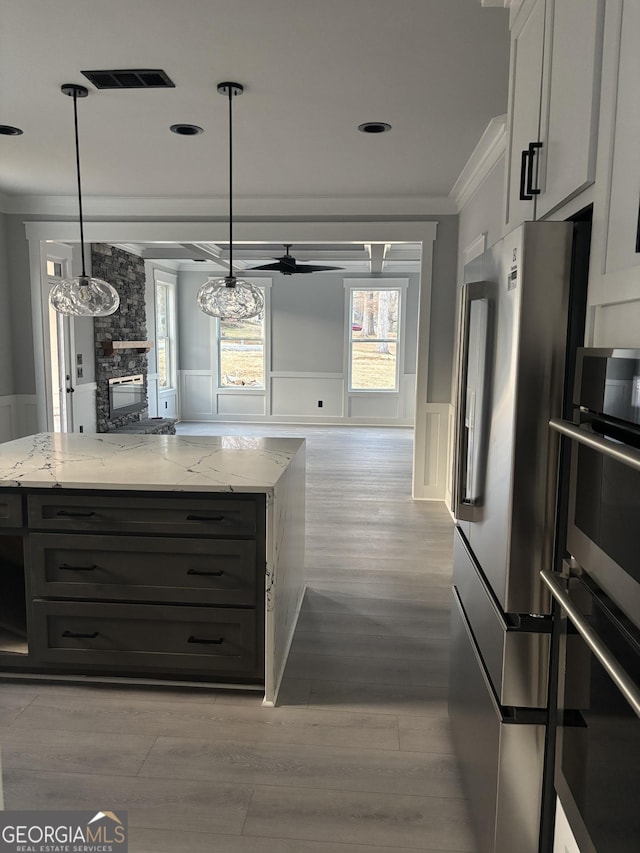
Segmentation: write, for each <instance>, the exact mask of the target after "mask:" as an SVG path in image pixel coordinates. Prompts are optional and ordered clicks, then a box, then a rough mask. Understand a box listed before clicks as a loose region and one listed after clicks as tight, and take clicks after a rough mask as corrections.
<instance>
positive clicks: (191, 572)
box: [187, 569, 224, 578]
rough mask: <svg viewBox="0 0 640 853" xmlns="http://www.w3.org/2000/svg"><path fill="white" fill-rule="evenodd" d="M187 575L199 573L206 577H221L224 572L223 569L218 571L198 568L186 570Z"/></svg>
mask: <svg viewBox="0 0 640 853" xmlns="http://www.w3.org/2000/svg"><path fill="white" fill-rule="evenodd" d="M187 574H188V575H201V576H202V577H207V578H221V577H222V575H223V574H224V572H223V571H219V572H201V571H200V570H199V569H189V571H188V572H187Z"/></svg>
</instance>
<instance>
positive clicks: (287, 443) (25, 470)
mask: <svg viewBox="0 0 640 853" xmlns="http://www.w3.org/2000/svg"><path fill="white" fill-rule="evenodd" d="M303 444H304V439H300V438H253V437H243V436H209V435H118V436H116V435H115V434H113V433H83V434H79V433H38V434H37V435H30V436H27V437H25V438H18V439H16V440H15V441H8V442H6V443H4V444H0V487H4V486H14V487H15V486H25V487H31V488H64V489H92V488H100V489H140V490H149V491H163V492H166V491H185V492H188V491H192V492H265V493H268V492H270V491H271V490H272V489H273V487H274V486H275V484H276V483H277V481H278V480H279V478H280V477H281V476H282V474H283V473H284V471H285V469H286V468H287V466H288V465H289V463H290V462H291V460H292V459H293V458H294V456H295V455H296V454H297V453H298V451H299V450H300V448H301V446H302V445H303Z"/></svg>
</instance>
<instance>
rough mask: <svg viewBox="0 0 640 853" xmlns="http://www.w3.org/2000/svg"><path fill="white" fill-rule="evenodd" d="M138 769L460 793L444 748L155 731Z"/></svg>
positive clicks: (249, 781)
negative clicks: (157, 733) (174, 734)
mask: <svg viewBox="0 0 640 853" xmlns="http://www.w3.org/2000/svg"><path fill="white" fill-rule="evenodd" d="M140 775H141V776H150V777H154V778H158V777H164V778H173V779H192V780H196V779H204V780H208V781H211V782H219V783H228V784H237V785H284V786H291V787H296V788H320V789H323V790H340V791H349V792H353V791H368V792H372V793H386V794H390V795H393V796H398V795H409V794H413V793H415V792H416V791H420V793H421V795H422V796H431V797H444V798H454V799H460V798H463V797H464V793H463V791H462V786H461V781H460V777H459V774H458V769H457V764H456V761H455V759H454V758H453V757H452V756H451V755H447V754H445V753H419V752H399V751H396V752H389V751H385V750H374V749H344V748H342V749H335V748H327V747H325V748H319V747H315V746H302V745H300V744H293V745H285V744H278V745H274V744H252V743H246V742H229V741H218V740H216V741H211V740H195V739H193V738H165V737H160V738H158V739H157V740H156V742H155V744H154V745H153V747H152V749H151V751H150V752H149V755H148V756H147V758H146V760H145V762H144V764H143V766H142V769H141V770H140Z"/></svg>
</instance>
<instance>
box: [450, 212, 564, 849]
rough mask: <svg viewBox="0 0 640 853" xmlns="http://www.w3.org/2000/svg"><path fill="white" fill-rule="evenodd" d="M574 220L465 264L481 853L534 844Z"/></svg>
mask: <svg viewBox="0 0 640 853" xmlns="http://www.w3.org/2000/svg"><path fill="white" fill-rule="evenodd" d="M573 227H574V226H573V223H570V222H529V223H525V224H524V225H523V226H522V227H521V228H519V229H517V230H516V231H514V232H512V233H511V234H509V235H508V236H507V237H505V238H504V239H503V240H502V241H501V242H500V243H498V244H497V245H496V246H494V247H493V248H492V249H490V250H488V251H487V252H485V253H484V254H483V255H482V256H480V257H479V258H477V259H476V260H474V261H472V262H471V263H470V264H469V265H468V266H467V267H466V268H465V283H464V285H463V288H462V303H461V322H460V328H461V335H460V345H459V366H458V400H457V429H456V439H455V445H456V450H455V466H454V489H453V493H454V514H455V517H456V522H457V523H456V533H455V548H454V588H453V598H454V601H453V608H452V641H453V652H452V662H451V681H450V715H451V724H452V729H453V737H454V743H455V748H456V752H457V756H458V759H459V761H460V765H461V770H462V774H463V778H464V782H465V786H466V789H467V793H468V795H469V799H470V803H471V811H472V818H473V821H474V824H475V829H476V835H477V840H478V850H479V853H514V851H517V853H538V849H539V838H540V820H541V799H542V779H543V769H544V759H545V749H546V734H547V731H546V724H547V721H548V710H547V709H548V691H549V687H548V684H549V678H548V673H549V660H550V645H551V644H550V636H551V617H550V615H549V614H550V611H551V603H550V600H549V596H548V594H547V592H546V591H545V588H544V586H543V584H542V582H541V580H540V577H539V572H540V570H541V569H545V568H546V569H551V568H552V565H553V551H554V536H553V532H554V524H555V521H554V519H555V510H556V470H557V455H558V440H557V438H556V437H555V436H554V435H553V434H552V431H551V430H550V429H549V427H548V423H549V420H550V418H552V417H558V416H560V415H561V412H562V407H563V397H564V383H565V374H566V370H567V357H568V355H569V352H568V350H569V345H568V343H567V341H568V338H569V334H568V329H569V321H570V318H569V296H570V284H571V268H572V243H573Z"/></svg>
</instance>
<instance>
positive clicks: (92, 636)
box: [62, 631, 100, 640]
mask: <svg viewBox="0 0 640 853" xmlns="http://www.w3.org/2000/svg"><path fill="white" fill-rule="evenodd" d="M62 636H63V637H73V639H74V640H95V638H96V637H99V636H100V632H99V631H93V632H92V633H90V634H83V633H82V631H63V632H62Z"/></svg>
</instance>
